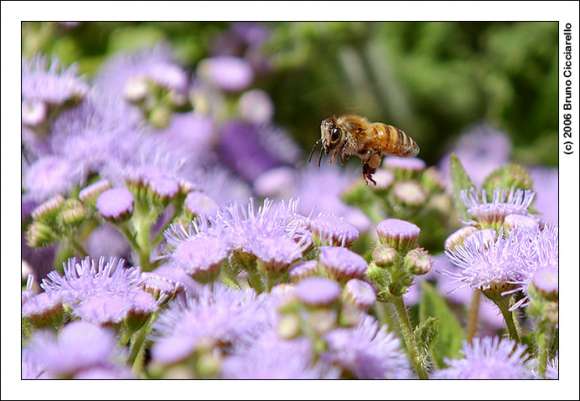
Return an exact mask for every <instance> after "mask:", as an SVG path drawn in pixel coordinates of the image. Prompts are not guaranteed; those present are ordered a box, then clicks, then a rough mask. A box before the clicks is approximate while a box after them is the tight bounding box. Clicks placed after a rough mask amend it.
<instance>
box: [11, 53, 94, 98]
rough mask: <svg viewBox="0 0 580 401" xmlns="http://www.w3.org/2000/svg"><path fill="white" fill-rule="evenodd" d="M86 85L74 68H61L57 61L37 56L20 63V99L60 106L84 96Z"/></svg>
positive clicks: (86, 89) (86, 90)
mask: <svg viewBox="0 0 580 401" xmlns="http://www.w3.org/2000/svg"><path fill="white" fill-rule="evenodd" d="M88 90H89V88H88V85H87V84H86V83H85V82H84V81H83V80H81V79H80V78H79V77H78V75H77V69H76V67H75V66H72V67H69V68H63V67H62V66H61V65H60V63H59V62H58V60H56V59H54V60H52V61H48V60H47V59H46V58H44V57H40V56H37V57H35V58H33V59H32V60H23V61H22V98H23V99H25V100H27V101H29V100H38V101H42V102H44V103H45V104H48V105H61V104H63V103H65V102H67V101H68V100H71V99H81V98H82V97H84V96H85V95H86V93H87V92H88Z"/></svg>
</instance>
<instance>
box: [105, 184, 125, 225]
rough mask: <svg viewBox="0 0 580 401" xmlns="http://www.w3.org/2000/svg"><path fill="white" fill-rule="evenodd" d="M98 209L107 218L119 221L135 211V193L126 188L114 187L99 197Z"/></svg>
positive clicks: (115, 221)
mask: <svg viewBox="0 0 580 401" xmlns="http://www.w3.org/2000/svg"><path fill="white" fill-rule="evenodd" d="M97 210H98V211H99V213H100V214H101V216H103V217H104V218H105V219H107V220H109V221H111V222H114V223H118V222H121V221H125V220H127V219H128V218H129V217H130V216H131V214H132V213H133V195H132V194H131V192H129V190H127V189H126V188H112V189H108V190H106V191H104V192H103V193H101V194H100V195H99V197H98V198H97Z"/></svg>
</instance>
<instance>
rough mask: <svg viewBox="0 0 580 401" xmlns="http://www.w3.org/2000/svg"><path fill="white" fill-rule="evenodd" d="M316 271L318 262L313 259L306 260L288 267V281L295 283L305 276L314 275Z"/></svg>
mask: <svg viewBox="0 0 580 401" xmlns="http://www.w3.org/2000/svg"><path fill="white" fill-rule="evenodd" d="M317 273H318V262H316V261H315V260H308V261H306V262H303V263H300V264H298V265H296V266H294V267H292V269H290V272H289V277H290V281H291V282H293V283H297V282H299V281H301V280H304V279H305V278H307V277H312V276H315V275H316V274H317Z"/></svg>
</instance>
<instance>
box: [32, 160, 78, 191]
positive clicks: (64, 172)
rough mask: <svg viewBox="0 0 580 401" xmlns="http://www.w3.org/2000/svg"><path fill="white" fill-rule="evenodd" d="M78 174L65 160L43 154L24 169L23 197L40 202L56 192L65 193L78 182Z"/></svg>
mask: <svg viewBox="0 0 580 401" xmlns="http://www.w3.org/2000/svg"><path fill="white" fill-rule="evenodd" d="M80 178H81V177H80V175H79V174H78V173H77V171H76V169H75V167H74V166H73V165H72V164H71V163H70V162H69V161H68V160H67V159H63V158H60V157H56V156H45V157H42V158H40V159H38V160H36V161H35V162H34V163H33V164H32V165H30V166H29V167H28V168H26V169H25V171H24V189H25V190H26V194H25V197H26V198H28V199H32V200H35V201H38V202H42V201H44V200H46V199H48V198H50V197H52V196H54V195H57V194H66V193H68V191H69V190H70V189H71V188H72V187H73V186H74V185H76V184H79V183H80Z"/></svg>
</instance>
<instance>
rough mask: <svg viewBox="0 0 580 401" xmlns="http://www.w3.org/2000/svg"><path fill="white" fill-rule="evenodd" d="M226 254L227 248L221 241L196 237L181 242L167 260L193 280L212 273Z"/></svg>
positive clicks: (200, 236)
mask: <svg viewBox="0 0 580 401" xmlns="http://www.w3.org/2000/svg"><path fill="white" fill-rule="evenodd" d="M228 254H229V248H228V247H227V245H226V243H225V242H224V241H223V239H220V238H218V237H214V236H209V235H198V236H193V237H191V238H188V239H186V240H184V241H181V242H180V243H179V244H178V245H177V246H176V247H175V249H174V250H173V252H172V253H171V254H170V255H168V260H169V262H170V263H171V264H173V265H175V266H177V267H179V268H180V269H182V270H183V271H185V272H186V273H187V274H189V275H191V276H193V277H194V278H195V277H196V276H198V275H200V274H205V273H211V272H214V271H215V270H216V269H218V268H219V266H220V264H221V263H222V262H223V261H224V260H225V259H226V258H227V257H228Z"/></svg>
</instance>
